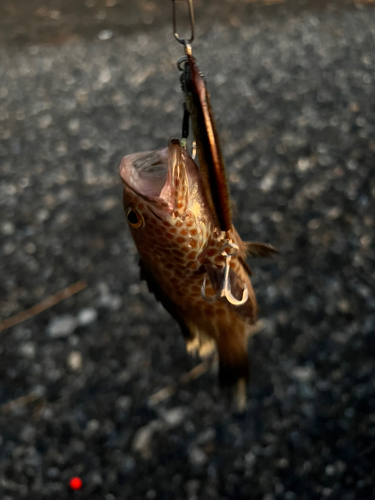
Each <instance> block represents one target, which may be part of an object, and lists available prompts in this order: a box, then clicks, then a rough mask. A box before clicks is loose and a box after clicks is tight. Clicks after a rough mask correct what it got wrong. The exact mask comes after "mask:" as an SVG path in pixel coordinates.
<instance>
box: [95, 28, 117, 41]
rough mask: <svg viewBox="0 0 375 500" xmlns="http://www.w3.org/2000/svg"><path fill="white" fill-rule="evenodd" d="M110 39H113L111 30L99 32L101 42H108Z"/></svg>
mask: <svg viewBox="0 0 375 500" xmlns="http://www.w3.org/2000/svg"><path fill="white" fill-rule="evenodd" d="M112 37H113V31H111V30H101V31H99V33H98V38H99V40H102V41H103V42H104V41H106V40H110V39H111V38H112Z"/></svg>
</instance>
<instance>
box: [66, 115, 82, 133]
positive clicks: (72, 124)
mask: <svg viewBox="0 0 375 500" xmlns="http://www.w3.org/2000/svg"><path fill="white" fill-rule="evenodd" d="M79 127H80V123H79V120H78V118H73V119H72V120H69V123H68V129H69V130H70V132H77V131H78V130H79Z"/></svg>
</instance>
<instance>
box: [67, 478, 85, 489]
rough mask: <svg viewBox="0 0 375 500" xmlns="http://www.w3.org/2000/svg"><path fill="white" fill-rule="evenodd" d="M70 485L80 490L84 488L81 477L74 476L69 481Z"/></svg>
mask: <svg viewBox="0 0 375 500" xmlns="http://www.w3.org/2000/svg"><path fill="white" fill-rule="evenodd" d="M69 486H70V487H71V489H72V490H80V489H81V488H82V479H81V478H80V477H72V479H71V480H70V481H69Z"/></svg>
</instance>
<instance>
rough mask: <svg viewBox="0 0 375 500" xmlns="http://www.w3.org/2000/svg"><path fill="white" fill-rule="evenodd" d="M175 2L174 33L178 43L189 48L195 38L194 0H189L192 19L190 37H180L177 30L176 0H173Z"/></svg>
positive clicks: (190, 17)
mask: <svg viewBox="0 0 375 500" xmlns="http://www.w3.org/2000/svg"><path fill="white" fill-rule="evenodd" d="M172 3H173V9H172V10H173V35H174V37H175V39H176V40H177V41H178V43H181V44H182V45H185V47H186V48H187V47H188V46H189V45H190V44H191V43H192V41H193V40H194V8H193V0H187V3H188V8H189V19H190V38H180V36H179V34H178V31H177V15H176V0H172Z"/></svg>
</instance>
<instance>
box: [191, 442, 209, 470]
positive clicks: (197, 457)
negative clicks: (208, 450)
mask: <svg viewBox="0 0 375 500" xmlns="http://www.w3.org/2000/svg"><path fill="white" fill-rule="evenodd" d="M189 460H190V462H191V464H192V465H196V466H197V467H201V466H202V465H204V464H205V463H207V455H206V454H205V452H204V451H203V450H201V449H200V448H198V447H194V448H192V449H191V450H190V453H189Z"/></svg>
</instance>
